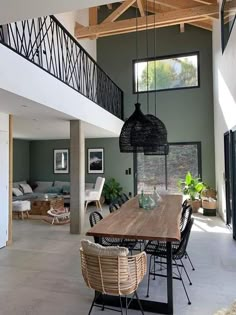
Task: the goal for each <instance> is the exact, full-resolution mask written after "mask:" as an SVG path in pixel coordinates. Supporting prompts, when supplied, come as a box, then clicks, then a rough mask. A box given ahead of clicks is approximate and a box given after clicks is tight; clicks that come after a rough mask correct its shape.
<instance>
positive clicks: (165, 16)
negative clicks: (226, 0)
mask: <svg viewBox="0 0 236 315" xmlns="http://www.w3.org/2000/svg"><path fill="white" fill-rule="evenodd" d="M218 12H219V5H218V4H217V5H203V6H197V7H194V8H188V9H179V10H174V11H170V12H165V13H157V14H155V15H149V16H148V17H147V21H146V17H139V18H138V19H137V24H138V29H142V28H143V27H145V26H146V23H147V25H148V27H150V28H153V27H164V26H169V25H176V24H180V23H189V22H194V21H196V20H201V19H206V16H210V15H213V14H216V13H218ZM154 16H155V18H154ZM126 30H129V31H130V32H133V31H135V30H136V19H135V18H133V19H128V20H122V21H117V22H108V23H102V24H99V25H94V26H89V27H85V28H84V29H82V30H81V29H77V27H76V29H75V36H76V37H77V38H86V37H91V36H98V37H99V36H102V35H103V34H107V33H116V32H122V31H126Z"/></svg>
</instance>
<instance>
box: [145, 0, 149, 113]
mask: <svg viewBox="0 0 236 315" xmlns="http://www.w3.org/2000/svg"><path fill="white" fill-rule="evenodd" d="M148 43H149V42H148V0H146V48H147V113H148V114H149V86H148V83H149V80H148V79H149V78H148V74H149V73H148V72H149V71H148V57H149V49H148Z"/></svg>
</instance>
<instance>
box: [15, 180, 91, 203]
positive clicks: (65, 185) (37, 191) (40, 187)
mask: <svg viewBox="0 0 236 315" xmlns="http://www.w3.org/2000/svg"><path fill="white" fill-rule="evenodd" d="M22 184H23V185H25V184H27V181H26V180H24V181H19V182H14V183H13V188H18V189H19V190H20V191H22V187H21V185H22ZM31 187H32V192H30V193H23V192H22V194H21V195H19V196H15V195H14V194H13V201H19V200H30V201H32V200H35V199H39V198H42V197H43V196H44V195H45V194H47V195H48V196H62V195H63V197H64V200H65V203H67V204H69V203H70V182H65V181H54V182H53V181H35V183H34V184H33V185H31ZM93 187H94V184H93V183H85V189H91V188H93ZM33 188H34V189H33Z"/></svg>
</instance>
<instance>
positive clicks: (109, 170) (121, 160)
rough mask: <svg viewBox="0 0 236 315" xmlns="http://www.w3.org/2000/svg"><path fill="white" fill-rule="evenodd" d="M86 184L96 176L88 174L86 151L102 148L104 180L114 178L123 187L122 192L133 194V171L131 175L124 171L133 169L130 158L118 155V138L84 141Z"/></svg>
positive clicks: (125, 155)
mask: <svg viewBox="0 0 236 315" xmlns="http://www.w3.org/2000/svg"><path fill="white" fill-rule="evenodd" d="M85 145H86V182H94V181H95V178H96V177H97V174H95V175H92V174H88V173H87V172H88V168H87V149H88V148H104V161H105V170H104V171H105V173H104V176H105V178H109V177H114V178H115V179H116V180H117V181H118V182H119V183H120V184H121V186H122V187H123V190H124V192H126V193H127V194H128V193H129V192H131V193H132V194H133V169H132V170H131V175H126V174H125V170H126V169H129V168H132V167H133V161H132V160H130V156H128V155H127V154H123V153H120V150H119V140H118V138H104V139H86V142H85Z"/></svg>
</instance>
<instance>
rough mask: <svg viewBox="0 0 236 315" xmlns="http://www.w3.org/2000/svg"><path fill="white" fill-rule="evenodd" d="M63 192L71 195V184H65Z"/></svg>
mask: <svg viewBox="0 0 236 315" xmlns="http://www.w3.org/2000/svg"><path fill="white" fill-rule="evenodd" d="M62 193H63V194H64V195H69V194H70V185H64V186H62Z"/></svg>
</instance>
